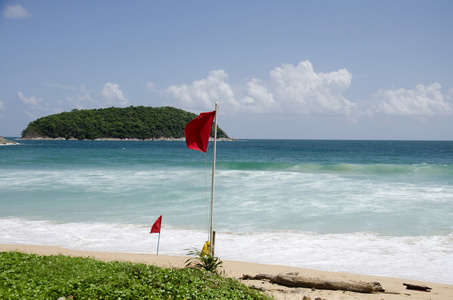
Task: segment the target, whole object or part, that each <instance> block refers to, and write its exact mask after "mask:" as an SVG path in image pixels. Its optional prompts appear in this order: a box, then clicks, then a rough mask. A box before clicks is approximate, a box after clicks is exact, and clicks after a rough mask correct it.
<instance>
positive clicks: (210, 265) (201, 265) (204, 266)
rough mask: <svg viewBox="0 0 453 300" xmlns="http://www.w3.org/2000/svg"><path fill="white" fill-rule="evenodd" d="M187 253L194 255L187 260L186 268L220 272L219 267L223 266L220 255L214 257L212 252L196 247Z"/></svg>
mask: <svg viewBox="0 0 453 300" xmlns="http://www.w3.org/2000/svg"><path fill="white" fill-rule="evenodd" d="M187 255H189V256H193V257H191V258H189V259H188V260H186V268H193V269H198V270H205V271H208V272H211V273H215V274H219V272H220V270H219V268H221V267H222V264H223V262H222V261H221V260H220V259H219V258H218V257H213V256H212V255H211V254H210V253H204V252H202V251H200V250H198V249H196V248H193V249H192V250H190V251H189V252H188V253H187Z"/></svg>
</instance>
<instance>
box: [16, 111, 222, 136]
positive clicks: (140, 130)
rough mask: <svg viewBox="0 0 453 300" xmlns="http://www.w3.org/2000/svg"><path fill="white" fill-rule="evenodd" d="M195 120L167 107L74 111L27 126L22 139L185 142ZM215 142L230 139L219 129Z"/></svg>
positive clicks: (186, 114)
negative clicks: (186, 128) (185, 132)
mask: <svg viewBox="0 0 453 300" xmlns="http://www.w3.org/2000/svg"><path fill="white" fill-rule="evenodd" d="M197 116H198V115H196V114H194V113H191V112H188V111H185V110H182V109H178V108H174V107H170V106H164V107H145V106H135V107H134V106H129V107H125V108H118V107H110V108H101V109H81V110H78V109H73V110H72V111H71V112H62V113H59V114H53V115H49V116H46V117H42V118H39V119H37V120H35V121H32V122H30V123H29V124H28V126H27V128H25V129H24V130H23V131H22V136H21V139H66V140H69V139H75V140H96V139H119V140H131V139H132V140H162V139H164V140H165V139H167V140H168V139H170V140H172V139H175V140H177V139H183V138H184V128H185V126H186V125H187V123H188V122H189V121H190V120H192V119H194V118H196V117H197ZM213 126H214V125H213ZM211 136H212V137H213V136H214V130H212V131H211ZM217 138H219V139H230V138H229V137H228V135H227V134H226V133H225V132H224V131H223V130H222V129H220V128H217Z"/></svg>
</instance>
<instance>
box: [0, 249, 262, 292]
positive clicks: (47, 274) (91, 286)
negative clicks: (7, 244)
mask: <svg viewBox="0 0 453 300" xmlns="http://www.w3.org/2000/svg"><path fill="white" fill-rule="evenodd" d="M70 295H72V296H73V298H74V299H75V300H82V299H269V298H268V297H266V296H265V295H263V294H261V293H259V292H258V291H254V290H250V289H249V288H248V287H247V286H245V285H243V284H241V283H239V282H237V281H236V280H234V279H231V278H223V277H221V276H218V275H215V274H212V273H207V272H202V271H200V270H195V269H165V268H159V267H156V266H150V265H145V264H135V263H125V262H109V263H105V262H100V261H97V260H94V259H89V258H77V257H75V258H74V257H69V256H63V255H56V256H40V255H34V254H24V253H19V252H2V253H0V299H54V300H55V299H58V298H59V297H67V296H70Z"/></svg>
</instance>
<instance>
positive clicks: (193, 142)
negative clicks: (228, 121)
mask: <svg viewBox="0 0 453 300" xmlns="http://www.w3.org/2000/svg"><path fill="white" fill-rule="evenodd" d="M214 116H215V111H210V112H204V113H201V114H200V115H199V116H198V117H196V118H195V119H193V120H192V121H190V122H189V123H187V125H186V128H185V129H184V135H185V136H186V144H187V148H189V149H193V150H197V151H201V152H204V153H206V150H207V149H208V142H209V136H210V135H211V128H212V121H213V120H214Z"/></svg>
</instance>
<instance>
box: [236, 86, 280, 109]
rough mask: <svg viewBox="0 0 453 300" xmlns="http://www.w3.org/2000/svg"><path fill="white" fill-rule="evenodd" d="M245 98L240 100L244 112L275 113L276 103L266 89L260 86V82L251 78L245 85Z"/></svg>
mask: <svg viewBox="0 0 453 300" xmlns="http://www.w3.org/2000/svg"><path fill="white" fill-rule="evenodd" d="M246 94H247V96H245V97H244V98H243V99H242V100H241V104H242V106H243V107H246V109H245V110H247V111H253V112H255V113H269V112H275V111H276V110H277V109H278V103H277V101H275V99H274V95H273V94H272V93H271V92H269V90H268V89H267V87H265V86H264V85H262V81H261V80H259V79H256V78H253V79H252V80H251V81H249V82H248V83H247V92H246Z"/></svg>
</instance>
